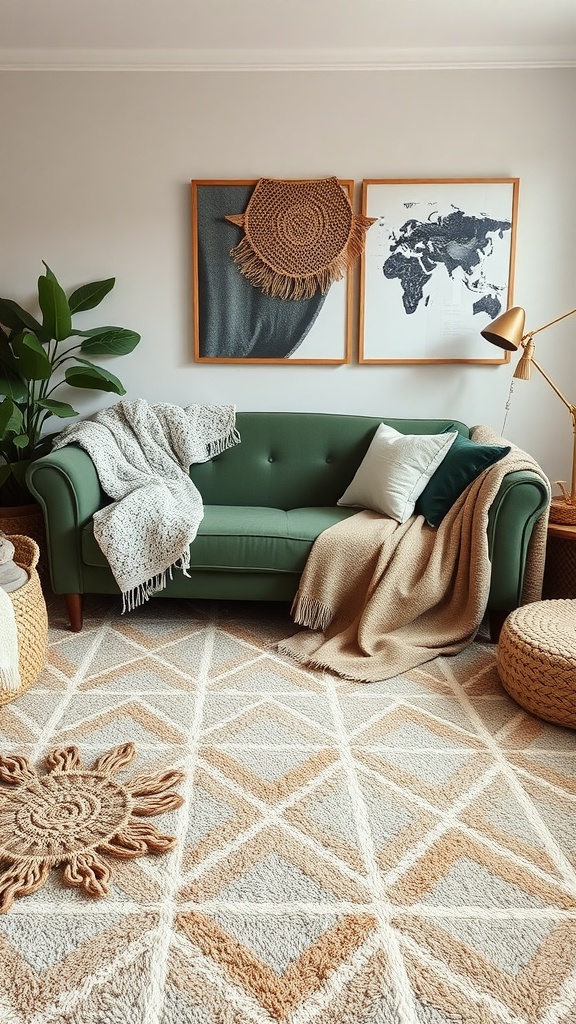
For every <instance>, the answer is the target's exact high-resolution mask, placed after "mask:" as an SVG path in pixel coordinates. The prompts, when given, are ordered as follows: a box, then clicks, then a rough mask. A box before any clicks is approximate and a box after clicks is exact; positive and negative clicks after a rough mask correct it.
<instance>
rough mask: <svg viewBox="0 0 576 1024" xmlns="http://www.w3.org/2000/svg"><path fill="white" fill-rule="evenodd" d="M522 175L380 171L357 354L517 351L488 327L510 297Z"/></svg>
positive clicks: (470, 359)
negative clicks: (492, 341) (404, 175)
mask: <svg viewBox="0 0 576 1024" xmlns="http://www.w3.org/2000/svg"><path fill="white" fill-rule="evenodd" d="M518 189H519V179H518V178H438V179H421V178H408V179H397V178H391V179H377V178H368V179H365V180H364V181H363V183H362V213H363V214H364V215H366V216H368V217H375V218H377V220H376V222H375V223H374V224H373V225H372V227H371V228H370V230H369V231H368V234H367V236H366V247H365V250H364V253H363V254H362V257H361V270H360V275H361V283H360V321H359V335H360V345H359V362H360V363H363V364H376V363H476V364H485V365H498V364H501V363H506V362H508V361H509V359H510V353H509V352H502V353H499V351H498V350H496V349H494V347H493V346H490V345H489V344H487V342H486V341H485V340H484V338H482V337H481V335H480V332H481V331H482V330H483V329H484V328H485V327H486V326H487V325H488V324H489V323H490V322H491V321H492V320H494V319H495V317H496V316H498V315H499V314H500V313H503V312H504V311H505V310H506V309H508V308H509V307H510V306H511V305H512V292H513V284H514V258H515V247H516V222H517V211H518Z"/></svg>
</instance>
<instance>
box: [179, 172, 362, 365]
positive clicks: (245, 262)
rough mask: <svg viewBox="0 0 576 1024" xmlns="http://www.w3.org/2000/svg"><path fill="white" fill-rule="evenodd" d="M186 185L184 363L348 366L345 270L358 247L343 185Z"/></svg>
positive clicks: (349, 191)
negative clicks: (188, 270) (188, 341)
mask: <svg viewBox="0 0 576 1024" xmlns="http://www.w3.org/2000/svg"><path fill="white" fill-rule="evenodd" d="M191 185H192V299H193V322H194V358H195V360H196V361H197V362H206V363H208V362H209V363H278V364H283V363H292V364H297V365H298V364H309V363H323V364H335V365H338V364H343V363H348V362H350V354H351V329H352V328H351V319H352V317H351V313H352V285H351V273H350V269H349V265H350V263H351V261H352V259H353V258H355V256H357V255H359V254H360V248H361V246H362V245H363V244H364V233H365V229H363V227H362V225H363V218H362V217H361V216H358V215H354V214H353V213H352V206H351V201H352V195H353V182H352V181H349V180H341V179H336V178H331V179H302V180H294V181H284V182H282V181H278V180H274V179H254V178H250V179H248V178H245V179H244V178H243V179H234V180H219V179H214V180H212V179H202V180H194V181H192V183H191Z"/></svg>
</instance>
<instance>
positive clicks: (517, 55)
mask: <svg viewBox="0 0 576 1024" xmlns="http://www.w3.org/2000/svg"><path fill="white" fill-rule="evenodd" d="M565 67H576V46H558V47H538V46H533V47H505V46H501V47H473V46H470V47H448V48H443V49H438V48H436V49H434V48H430V49H410V50H409V49H330V50H328V49H325V50H321V49H295V50H274V49H268V50H267V49H259V50H233V49H230V50H175V49H169V50H166V49H164V50H163V49H149V50H144V49H114V50H111V49H108V50H103V49H52V48H44V49H14V48H10V49H2V48H1V47H0V71H180V72H184V71H187V72H206V71H210V72H231V71H431V70H439V71H443V70H464V69H468V70H474V69H480V70H482V69H498V68H565Z"/></svg>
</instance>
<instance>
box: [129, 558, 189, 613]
mask: <svg viewBox="0 0 576 1024" xmlns="http://www.w3.org/2000/svg"><path fill="white" fill-rule="evenodd" d="M189 568H190V551H189V550H188V551H185V552H184V553H183V554H182V555H180V558H177V559H176V561H175V562H173V563H172V565H170V566H169V567H168V568H167V569H165V570H164V572H159V573H156V575H155V576H152V577H151V578H150V579H149V580H146V581H145V582H144V583H140V584H138V586H137V587H132V588H131V589H130V590H126V591H124V593H123V594H122V615H124V613H125V612H133V611H134V609H135V608H140V607H141V606H142V605H143V604H146V602H147V601H149V600H150V598H151V597H153V596H154V594H157V593H158V591H160V590H164V587H165V586H166V584H167V582H168V579H173V578H174V576H173V573H174V569H180V570H181V571H182V575H183V576H188V577H189V576H190V573H189V572H188V569H189Z"/></svg>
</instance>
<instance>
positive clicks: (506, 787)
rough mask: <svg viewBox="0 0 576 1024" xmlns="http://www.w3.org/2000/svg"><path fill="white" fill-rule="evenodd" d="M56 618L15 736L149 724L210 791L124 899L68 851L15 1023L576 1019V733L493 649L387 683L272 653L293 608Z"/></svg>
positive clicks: (9, 933) (136, 876)
mask: <svg viewBox="0 0 576 1024" xmlns="http://www.w3.org/2000/svg"><path fill="white" fill-rule="evenodd" d="M50 614H51V636H50V649H49V654H48V662H47V665H46V668H45V670H44V672H43V675H42V677H41V679H40V680H39V682H38V683H37V685H36V686H35V687H34V688H33V689H31V690H29V691H28V692H27V693H25V694H23V695H22V696H21V697H20V698H19V699H17V700H15V701H13V702H12V703H10V704H7V705H6V706H5V707H3V708H2V709H0V752H1V753H2V754H3V755H4V756H6V755H12V756H13V755H18V756H23V757H26V758H27V759H28V761H29V763H30V764H33V765H35V766H40V765H42V762H43V758H44V757H45V755H46V753H47V752H48V751H50V750H52V749H54V748H56V747H70V746H75V747H77V748H78V752H79V756H80V757H81V759H82V764H84V765H93V764H94V763H95V761H96V760H97V758H99V757H101V756H102V755H104V754H106V753H107V752H108V751H110V750H112V749H113V748H115V747H118V746H121V745H122V744H124V743H127V742H132V743H134V744H135V746H136V749H137V757H136V759H135V760H134V763H133V764H132V765H130V766H124V767H123V766H117V767H118V771H117V773H116V775H115V777H116V778H118V779H119V780H122V779H127V778H129V776H130V774H131V773H132V772H133V771H134V770H136V771H139V772H148V773H150V774H158V773H163V772H164V773H165V772H176V773H179V772H183V773H184V774H185V779H184V781H182V782H180V783H179V784H178V785H177V790H178V792H179V793H180V794H181V795H182V796H184V797H185V802H184V803H183V805H182V806H180V807H175V808H173V809H171V810H168V811H167V813H164V814H162V815H161V817H159V818H158V820H157V824H158V826H159V828H161V829H162V831H163V832H166V833H168V834H170V835H173V836H175V837H176V838H177V844H176V845H175V847H174V848H173V849H171V850H168V851H167V852H165V853H162V852H159V853H156V854H155V855H154V856H150V855H145V856H141V857H138V858H137V859H134V860H122V859H117V858H110V866H111V869H112V876H111V880H110V892H109V894H108V895H107V896H105V897H103V898H100V899H95V898H91V897H90V896H88V895H86V894H85V892H84V891H83V890H82V889H77V888H67V887H66V886H65V885H64V884H63V881H62V875H61V869H54V870H52V871H51V872H50V873H49V876H48V877H47V878H46V881H45V883H44V885H43V886H42V887H41V888H40V889H38V891H37V892H34V893H32V894H31V895H28V896H24V897H22V898H20V899H16V900H15V902H14V904H13V905H12V907H11V908H10V910H9V911H8V912H7V913H6V914H4V915H2V916H0V1022H1V1024H279V1022H282V1024H574V1022H575V1021H576V957H575V953H574V951H575V949H576V829H575V828H574V822H575V820H576V733H575V732H572V731H570V730H567V729H561V728H556V727H554V726H551V725H546V724H545V723H543V722H541V721H539V720H537V719H536V718H533V717H531V716H530V715H528V714H526V713H524V712H523V711H522V710H521V709H519V708H518V707H517V705H515V704H514V703H513V702H512V701H511V700H510V699H509V698H508V697H507V696H506V694H505V693H504V691H503V690H502V688H501V687H500V684H499V682H498V678H497V675H496V671H495V652H494V648H493V647H491V646H490V645H488V644H486V643H475V644H473V645H471V646H470V647H469V648H468V650H467V651H465V652H463V653H462V654H460V655H458V656H457V657H455V658H451V659H442V660H437V661H436V662H433V663H430V664H428V665H426V666H424V667H423V668H421V669H418V670H414V671H413V672H410V673H407V674H406V675H404V676H401V677H398V678H395V679H392V680H389V681H388V682H386V683H376V684H372V685H361V684H349V683H346V682H343V681H339V680H335V679H334V678H333V677H329V676H323V675H322V674H321V673H312V672H309V671H306V670H304V669H303V668H302V667H301V666H297V665H293V664H290V663H289V662H288V661H287V660H286V659H283V658H280V657H278V656H277V655H275V654H273V653H271V652H270V647H269V644H270V642H271V641H273V640H275V639H280V638H281V637H284V636H286V635H287V633H288V632H290V629H291V624H290V620H289V617H288V611H287V608H286V606H280V607H276V606H270V605H268V606H266V607H263V606H260V605H257V606H251V605H244V606H242V605H237V604H220V605H217V604H214V605H212V604H209V603H204V604H203V603H200V602H198V603H190V602H185V601H182V602H179V601H171V600H162V599H158V600H156V601H152V602H150V604H149V605H147V606H145V607H144V608H142V609H140V610H138V611H136V612H134V613H131V614H130V615H125V616H121V615H120V609H119V603H118V604H117V603H116V602H115V601H110V602H109V601H105V600H101V601H96V600H93V601H92V602H88V608H87V621H86V624H85V627H84V630H83V631H82V632H81V633H80V634H77V635H74V634H71V633H70V632H68V631H67V629H66V628H65V626H66V624H65V620H64V618H63V616H62V614H61V610H60V607H59V606H56V605H55V606H54V608H53V609H51V613H50ZM43 770H44V769H39V771H43ZM174 778H176V776H174ZM145 820H146V821H148V820H150V819H145Z"/></svg>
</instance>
